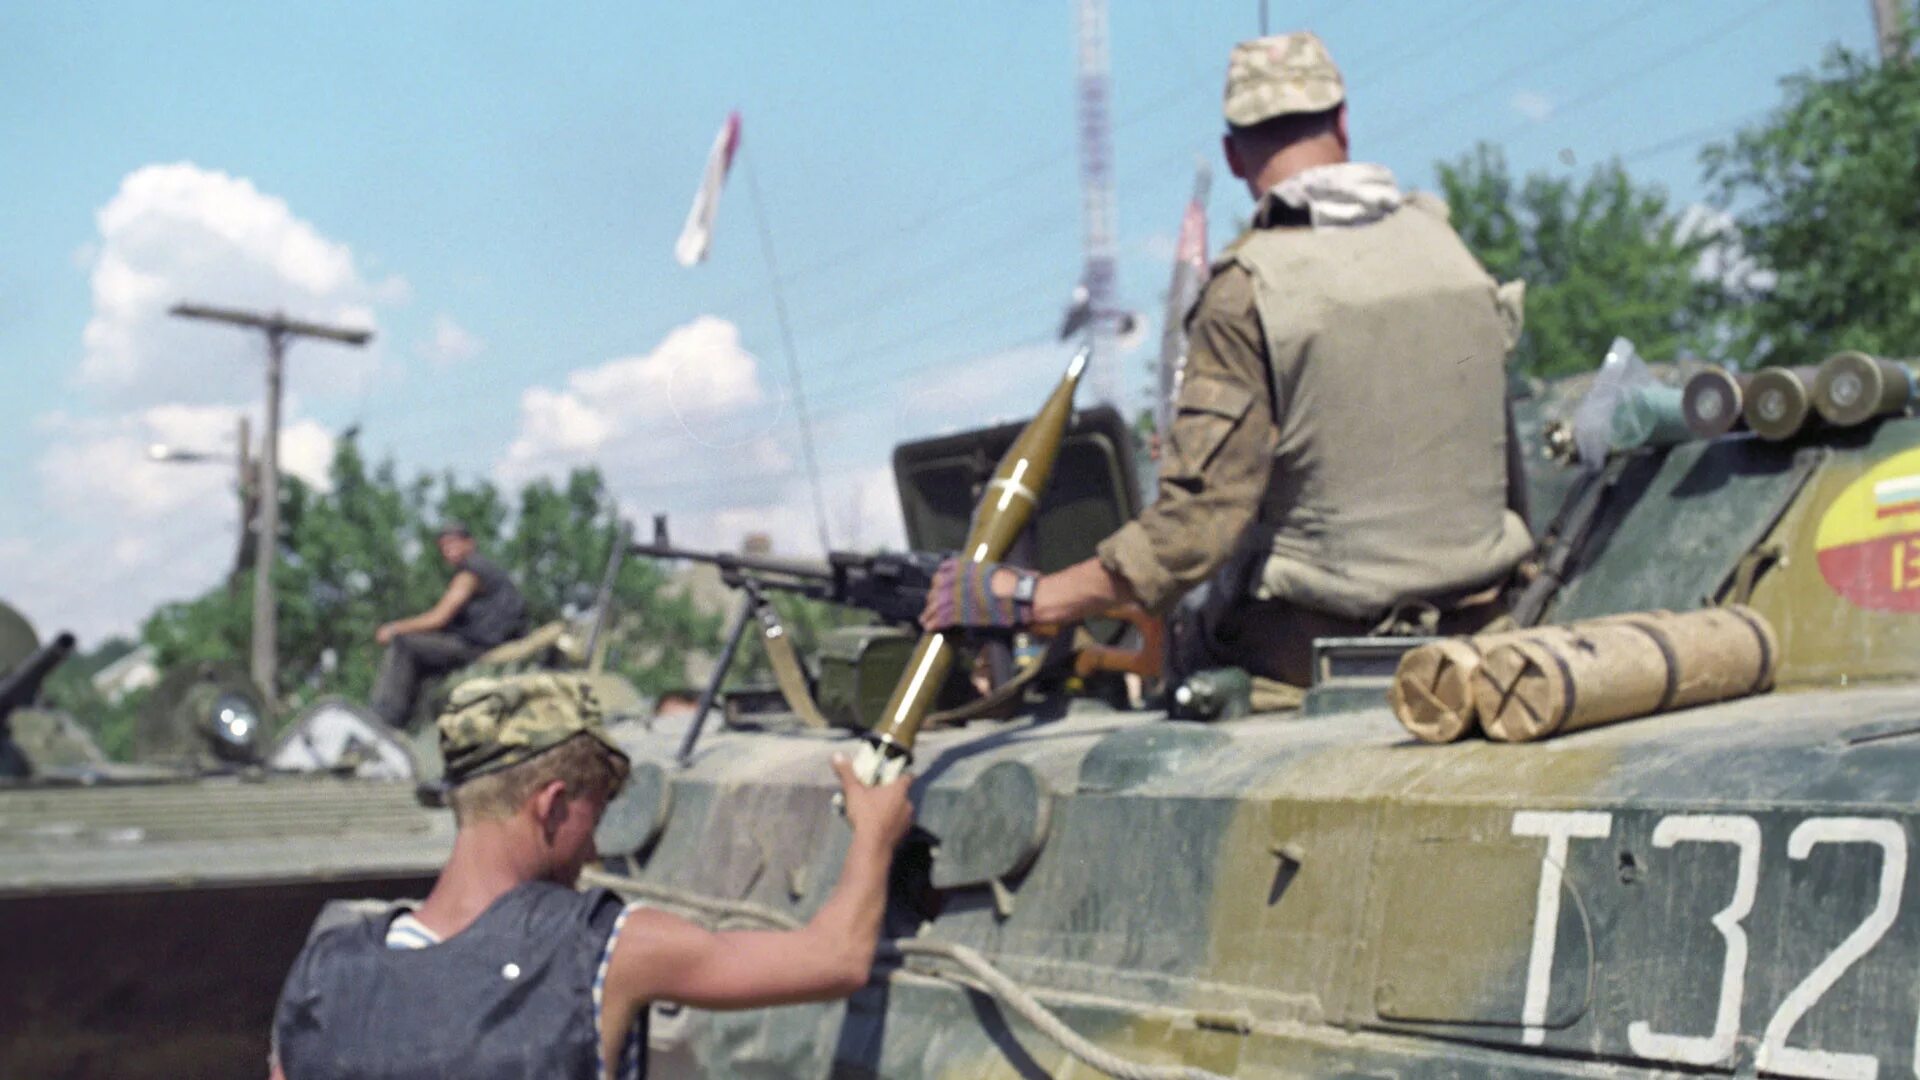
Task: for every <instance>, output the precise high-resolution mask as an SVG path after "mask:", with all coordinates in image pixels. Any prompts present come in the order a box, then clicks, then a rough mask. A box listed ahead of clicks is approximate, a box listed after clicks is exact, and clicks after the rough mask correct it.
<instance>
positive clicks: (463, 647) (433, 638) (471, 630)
mask: <svg viewBox="0 0 1920 1080" xmlns="http://www.w3.org/2000/svg"><path fill="white" fill-rule="evenodd" d="M435 543H436V545H437V546H438V548H439V549H440V558H441V559H442V560H443V561H444V562H445V563H446V564H447V566H448V567H449V568H451V569H452V570H453V579H452V580H451V581H450V582H448V584H447V591H446V592H445V593H444V594H442V595H441V597H440V599H439V601H437V602H436V603H435V604H434V605H433V607H431V608H429V609H428V610H426V611H424V612H422V613H420V614H418V615H415V616H412V617H410V618H406V619H399V620H396V621H394V622H390V623H387V624H386V625H384V626H382V627H380V629H379V630H378V631H376V632H375V633H374V639H375V640H376V641H378V642H380V643H381V644H383V645H385V646H386V647H387V651H386V655H385V656H383V657H382V658H381V661H380V675H379V678H378V679H376V680H375V682H374V686H373V697H372V702H371V704H372V706H373V711H374V713H375V714H376V715H378V716H379V717H380V719H382V720H384V721H386V722H387V723H388V724H390V725H392V726H394V727H405V726H407V721H408V720H409V719H410V717H411V716H412V714H413V711H414V703H415V701H416V700H417V699H418V697H419V694H420V689H421V687H422V685H423V684H424V683H425V681H426V680H428V679H431V678H434V677H436V676H439V675H444V674H446V673H447V672H449V671H453V670H454V669H456V668H459V667H462V666H464V665H466V664H469V663H471V662H473V660H474V659H475V658H476V657H478V656H479V655H480V654H481V653H484V652H486V651H487V650H488V649H491V648H493V647H494V646H496V645H499V644H501V643H503V642H506V641H509V640H511V639H513V638H514V637H516V636H518V635H519V634H520V633H521V632H522V630H524V628H525V626H526V603H525V601H524V600H522V599H521V596H520V590H519V588H518V587H517V586H515V585H514V583H513V580H512V579H511V578H509V577H507V574H506V571H504V570H502V569H500V568H499V567H498V566H496V565H494V564H493V562H492V561H491V560H489V559H487V558H485V557H483V556H481V555H480V554H479V553H478V552H477V551H476V550H475V549H474V543H473V536H472V535H471V534H470V533H469V532H468V531H467V528H466V526H464V525H461V524H460V523H458V522H449V523H448V524H446V525H444V526H442V527H441V529H440V534H439V536H438V537H437V538H436V541H435Z"/></svg>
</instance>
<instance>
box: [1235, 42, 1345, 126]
mask: <svg viewBox="0 0 1920 1080" xmlns="http://www.w3.org/2000/svg"><path fill="white" fill-rule="evenodd" d="M1346 96H1347V92H1346V87H1345V85H1344V84H1343V83H1342V82H1341V81H1340V69H1339V68H1337V67H1334V66H1333V57H1331V56H1329V55H1327V46H1326V45H1325V44H1324V43H1323V42H1322V41H1321V40H1320V39H1319V38H1318V37H1315V36H1314V34H1313V33H1312V32H1311V31H1308V30H1300V31H1297V32H1295V33H1291V34H1275V35H1273V36H1272V37H1263V38H1254V39H1253V40H1252V41H1243V42H1241V43H1240V44H1238V45H1235V46H1234V47H1233V53H1232V55H1230V56H1229V57H1228V58H1227V105H1226V110H1225V111H1226V114H1227V123H1229V124H1232V125H1233V126H1234V127H1252V126H1253V125H1255V124H1258V123H1260V122H1261V121H1263V120H1271V119H1273V118H1274V117H1276V116H1286V115H1288V114H1289V113H1311V112H1325V111H1326V110H1328V109H1331V108H1333V107H1334V106H1335V105H1338V104H1340V103H1341V102H1342V101H1344V100H1346Z"/></svg>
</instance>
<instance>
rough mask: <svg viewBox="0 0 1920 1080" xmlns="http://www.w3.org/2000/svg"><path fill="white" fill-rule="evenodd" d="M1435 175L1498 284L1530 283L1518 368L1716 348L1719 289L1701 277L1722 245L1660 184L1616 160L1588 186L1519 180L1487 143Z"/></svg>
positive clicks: (1555, 368)
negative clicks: (1624, 348)
mask: <svg viewBox="0 0 1920 1080" xmlns="http://www.w3.org/2000/svg"><path fill="white" fill-rule="evenodd" d="M1436 169H1437V171H1438V173H1439V177H1440V186H1441V189H1442V191H1443V193H1444V194H1445V197H1446V200H1447V204H1448V206H1449V208H1450V209H1451V211H1452V219H1453V226H1454V228H1455V229H1457V230H1458V231H1459V233H1460V235H1461V237H1462V238H1463V239H1464V240H1465V241H1466V243H1467V246H1468V247H1469V248H1470V249H1472V251H1473V253H1474V255H1475V256H1477V257H1478V258H1479V259H1480V261H1481V263H1482V264H1484V265H1485V266H1486V268H1487V270H1488V272H1489V273H1491V274H1493V276H1494V277H1496V278H1498V279H1500V280H1502V281H1509V280H1512V279H1514V278H1521V279H1524V280H1525V281H1526V283H1527V304H1526V332H1525V334H1524V335H1523V336H1522V337H1521V340H1520V344H1519V347H1518V349H1517V350H1516V355H1515V359H1514V363H1515V365H1516V366H1517V367H1518V368H1519V370H1521V371H1523V372H1525V373H1527V374H1531V375H1542V376H1553V375H1561V374H1566V373H1568V372H1574V371H1584V370H1587V369H1589V368H1591V367H1593V366H1594V365H1595V364H1596V363H1598V362H1599V360H1600V357H1601V356H1602V355H1604V354H1605V352H1606V349H1607V345H1608V343H1609V342H1611V341H1612V340H1613V338H1614V337H1615V336H1616V335H1622V336H1625V337H1627V338H1629V339H1631V340H1632V341H1633V343H1634V345H1635V346H1636V347H1637V348H1638V349H1639V351H1640V355H1642V356H1644V357H1646V358H1647V359H1649V360H1669V359H1672V358H1674V357H1675V356H1677V355H1680V354H1682V353H1686V352H1689V351H1693V350H1697V349H1699V348H1701V347H1702V346H1703V345H1704V344H1705V343H1706V341H1707V339H1708V334H1709V331H1710V329H1711V326H1712V318H1713V313H1714V312H1715V310H1716V306H1717V305H1716V301H1715V296H1716V291H1717V290H1716V288H1715V286H1714V284H1713V283H1712V282H1710V281H1706V280H1703V279H1702V278H1701V277H1700V276H1699V275H1698V273H1697V269H1698V266H1699V264H1700V260H1701V256H1702V254H1703V253H1704V252H1706V251H1707V250H1708V249H1709V248H1710V247H1711V246H1712V244H1713V243H1714V242H1715V237H1714V236H1713V235H1712V234H1711V233H1709V232H1707V231H1705V230H1701V229H1696V228H1689V227H1688V222H1687V221H1686V219H1685V217H1684V215H1682V214H1681V213H1679V212H1678V211H1676V210H1675V209H1674V208H1673V207H1672V205H1671V203H1670V202H1669V200H1668V197H1667V194H1666V192H1665V191H1664V190H1663V189H1661V188H1660V187H1657V186H1653V185H1644V184H1640V183H1637V182H1635V181H1634V180H1633V179H1632V178H1631V177H1630V176H1628V174H1627V171H1626V169H1625V168H1624V167H1623V166H1621V165H1620V164H1619V163H1617V162H1609V163H1607V164H1605V165H1601V166H1599V167H1597V168H1595V169H1594V170H1593V171H1592V172H1591V173H1589V174H1588V176H1587V178H1586V179H1585V180H1583V181H1575V180H1574V179H1571V178H1568V177H1561V176H1556V175H1553V174H1551V173H1547V172H1535V173H1532V174H1530V175H1528V176H1527V177H1525V178H1524V179H1520V180H1516V179H1515V178H1514V177H1513V175H1512V173H1511V171H1510V170H1509V169H1508V167H1507V162H1506V157H1505V155H1504V154H1502V153H1501V151H1500V149H1499V148H1498V147H1495V146H1492V145H1489V144H1485V143H1482V144H1481V145H1480V146H1478V147H1476V148H1475V149H1474V150H1473V151H1472V152H1471V153H1468V154H1465V155H1462V156H1461V157H1460V158H1458V159H1456V160H1454V161H1451V162H1442V163H1440V164H1439V165H1437V166H1436Z"/></svg>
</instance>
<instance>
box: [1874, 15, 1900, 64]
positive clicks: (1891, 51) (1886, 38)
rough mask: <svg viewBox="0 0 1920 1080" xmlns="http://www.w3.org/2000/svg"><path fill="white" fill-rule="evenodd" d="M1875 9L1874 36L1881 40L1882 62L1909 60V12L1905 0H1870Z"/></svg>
mask: <svg viewBox="0 0 1920 1080" xmlns="http://www.w3.org/2000/svg"><path fill="white" fill-rule="evenodd" d="M1868 5H1869V6H1870V7H1871V8H1872V9H1873V36H1874V37H1875V38H1877V39H1879V41H1880V62H1881V63H1883V64H1900V63H1905V62H1906V60H1907V40H1906V38H1907V34H1906V30H1907V13H1906V11H1905V6H1906V5H1905V3H1904V2H1903V0H1868Z"/></svg>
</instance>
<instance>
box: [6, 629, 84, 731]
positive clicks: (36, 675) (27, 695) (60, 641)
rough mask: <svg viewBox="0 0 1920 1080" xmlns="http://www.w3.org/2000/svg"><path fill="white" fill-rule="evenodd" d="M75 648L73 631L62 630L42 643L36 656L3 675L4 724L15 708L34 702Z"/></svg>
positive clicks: (28, 658) (35, 653)
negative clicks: (54, 671) (62, 632)
mask: <svg viewBox="0 0 1920 1080" xmlns="http://www.w3.org/2000/svg"><path fill="white" fill-rule="evenodd" d="M71 652H73V635H72V634H61V635H60V636H59V637H56V638H54V639H53V640H52V641H49V642H47V643H46V644H45V645H42V646H40V648H39V649H38V650H36V651H35V652H34V653H33V655H32V656H29V657H27V658H26V659H25V660H23V661H21V662H20V664H19V666H17V667H15V668H14V669H13V670H12V671H9V672H7V674H6V675H5V677H3V678H0V725H4V724H5V723H6V719H7V717H8V716H9V715H11V714H12V713H13V710H15V709H18V708H22V707H24V706H27V705H30V704H32V703H33V699H34V698H36V697H38V696H39V695H40V684H41V683H43V682H45V681H46V678H47V676H48V675H50V674H52V673H53V669H54V668H56V667H59V666H60V662H61V661H62V660H65V659H66V658H67V655H68V654H69V653H71Z"/></svg>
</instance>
